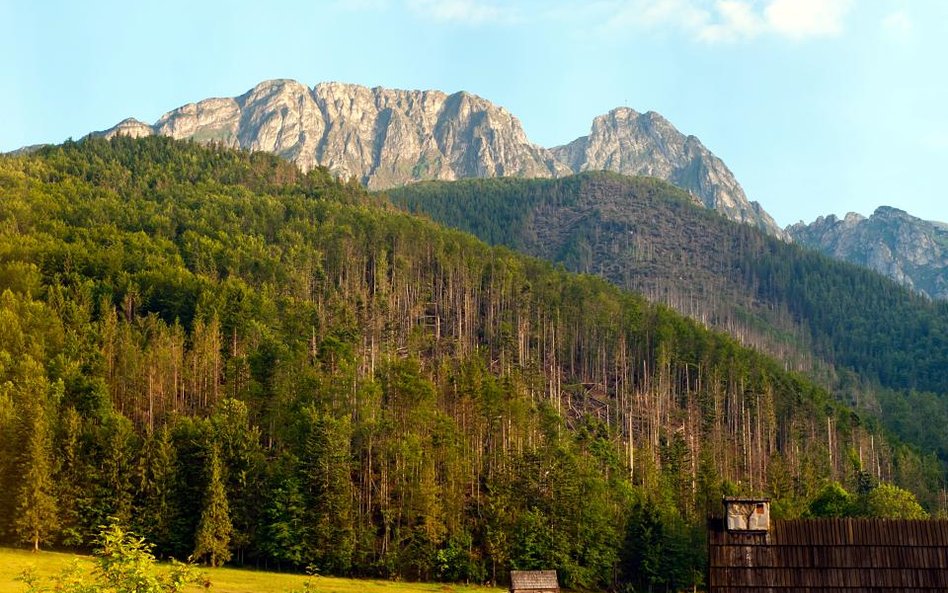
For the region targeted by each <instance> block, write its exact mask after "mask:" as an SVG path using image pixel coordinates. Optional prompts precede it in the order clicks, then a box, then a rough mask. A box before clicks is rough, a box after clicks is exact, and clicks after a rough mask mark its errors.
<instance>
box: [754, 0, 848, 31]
mask: <svg viewBox="0 0 948 593" xmlns="http://www.w3.org/2000/svg"><path fill="white" fill-rule="evenodd" d="M851 4H852V1H851V0H772V1H771V2H770V3H769V4H768V5H767V7H766V8H765V9H764V15H765V17H766V19H767V24H768V25H770V27H771V28H772V29H773V30H774V31H775V32H777V33H780V34H782V35H784V36H786V37H789V38H791V39H803V38H806V37H821V36H832V35H836V34H838V33H840V31H842V28H843V19H844V17H845V16H846V13H848V12H849V8H850V6H851Z"/></svg>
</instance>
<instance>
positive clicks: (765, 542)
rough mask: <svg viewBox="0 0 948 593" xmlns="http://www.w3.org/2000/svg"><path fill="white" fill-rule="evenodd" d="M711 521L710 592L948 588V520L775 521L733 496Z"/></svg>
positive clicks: (867, 592) (875, 592) (876, 592)
mask: <svg viewBox="0 0 948 593" xmlns="http://www.w3.org/2000/svg"><path fill="white" fill-rule="evenodd" d="M729 503H730V504H729ZM758 505H764V506H763V508H761V507H759V506H758ZM742 517H743V519H742ZM708 527H709V529H708V592H709V593H883V592H899V593H923V592H925V593H934V592H936V591H941V592H943V593H944V592H948V521H946V520H938V521H935V520H931V521H908V520H899V519H798V520H788V521H781V520H770V518H769V505H768V504H767V503H766V501H758V500H749V499H731V500H726V501H725V513H724V518H723V519H712V520H711V521H710V523H709V526H708Z"/></svg>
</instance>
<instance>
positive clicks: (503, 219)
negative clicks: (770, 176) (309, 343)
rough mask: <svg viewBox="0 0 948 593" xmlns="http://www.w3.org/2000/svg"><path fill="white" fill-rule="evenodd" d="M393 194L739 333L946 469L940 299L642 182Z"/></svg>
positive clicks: (514, 182)
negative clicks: (827, 387) (815, 379)
mask: <svg viewBox="0 0 948 593" xmlns="http://www.w3.org/2000/svg"><path fill="white" fill-rule="evenodd" d="M387 193H388V195H389V197H390V199H391V201H392V202H393V203H394V204H396V205H399V206H400V207H402V208H405V209H407V210H409V211H411V212H414V213H419V214H425V215H427V216H430V217H431V218H432V219H434V220H436V221H438V222H441V223H444V224H446V225H449V226H454V227H457V228H459V229H462V230H465V231H468V232H471V233H473V234H474V235H476V236H478V237H480V238H481V239H483V240H485V241H487V242H489V243H492V244H498V245H506V246H508V247H511V248H513V249H517V250H519V251H523V252H525V253H529V254H531V255H534V256H538V257H542V258H545V259H548V260H550V261H553V262H557V263H560V264H563V265H565V266H566V267H567V268H568V269H570V270H573V271H577V272H585V273H596V274H599V275H601V276H603V277H605V278H607V279H608V280H610V281H611V282H613V283H615V284H616V285H619V286H622V287H625V288H629V289H632V290H636V291H640V292H642V293H643V294H646V295H648V296H649V298H650V299H652V300H655V301H658V302H664V303H666V304H668V305H669V306H672V307H674V308H676V309H678V310H679V311H681V312H682V313H684V314H687V315H689V316H691V317H693V318H699V319H701V320H702V321H704V322H705V323H708V324H710V325H712V326H716V327H718V328H721V329H724V330H726V331H728V332H730V333H732V334H734V335H738V336H740V337H741V339H742V341H744V342H745V343H750V344H754V345H755V346H757V347H758V348H761V349H763V350H765V351H768V352H772V353H774V354H776V355H777V356H779V357H781V358H782V359H784V360H785V362H786V363H787V364H788V365H789V366H793V367H796V368H800V369H802V370H807V371H811V372H812V373H813V374H814V375H815V376H817V377H819V378H820V380H821V381H823V382H824V383H825V384H827V385H832V386H834V388H837V389H838V391H839V394H838V396H839V397H840V399H841V400H842V401H845V402H846V403H847V404H854V405H856V406H857V407H859V408H860V409H861V410H860V411H865V412H868V413H871V414H872V415H874V416H876V417H878V418H879V419H880V420H881V421H882V422H883V423H884V424H885V425H886V427H887V428H888V429H889V430H891V431H893V432H894V433H895V434H896V435H898V436H899V437H900V438H902V439H904V440H906V441H908V442H911V443H913V444H914V445H916V446H919V447H921V448H922V450H923V451H926V452H927V451H935V452H936V453H937V454H938V456H939V458H940V459H941V461H942V463H943V464H948V441H946V439H948V436H946V432H945V431H944V430H941V427H942V426H944V425H945V422H948V374H946V373H945V372H944V368H945V353H946V352H948V303H946V302H944V301H931V300H929V299H927V298H925V297H921V296H919V295H917V294H914V293H912V292H911V291H909V290H907V289H905V288H903V287H901V286H899V285H897V284H896V283H894V282H893V281H890V280H888V279H886V278H883V277H882V276H881V275H879V274H876V273H873V272H870V271H868V270H866V269H863V268H860V267H857V266H854V265H850V264H846V263H841V262H838V261H835V260H832V259H831V258H828V257H826V256H823V255H821V254H819V253H817V252H815V251H810V250H806V249H802V248H800V247H798V246H796V245H791V244H787V243H784V242H783V241H780V240H777V239H774V238H772V237H768V236H767V235H765V234H764V233H763V232H761V231H759V230H758V229H755V228H752V227H750V226H749V225H744V224H737V223H733V222H731V221H728V220H726V219H725V218H723V217H721V216H719V215H717V213H715V212H710V211H708V210H707V209H705V208H702V207H699V206H696V205H695V204H694V203H692V202H691V200H690V199H689V196H688V195H687V194H685V193H684V192H683V191H681V190H679V189H677V188H674V187H672V186H671V185H668V184H666V183H662V182H660V181H658V180H655V179H650V178H624V177H621V176H618V175H615V174H610V173H601V172H589V173H585V174H582V175H577V176H573V177H567V178H563V179H553V180H549V179H534V180H525V179H483V180H481V179H476V180H475V179H472V180H464V181H461V182H451V183H447V182H427V183H418V184H412V185H409V186H406V187H402V188H397V189H393V190H389V191H388V192H387ZM814 357H815V358H814ZM851 376H856V377H857V379H856V380H855V384H853V383H854V381H852V380H851V379H850V377H851ZM876 400H879V404H881V413H879V407H880V406H878V405H876Z"/></svg>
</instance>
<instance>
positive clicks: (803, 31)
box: [588, 0, 853, 43]
mask: <svg viewBox="0 0 948 593" xmlns="http://www.w3.org/2000/svg"><path fill="white" fill-rule="evenodd" d="M852 4H853V0H612V1H608V0H604V1H601V2H596V3H595V12H596V13H598V14H600V15H605V19H604V22H603V28H604V29H606V30H609V31H622V30H628V29H629V28H637V29H642V30H648V31H662V30H672V31H679V32H683V33H685V34H686V35H689V36H691V37H693V38H695V39H698V40H701V41H704V42H709V43H717V42H734V41H746V40H749V39H754V38H757V37H760V36H773V37H779V38H785V39H792V40H803V39H807V38H812V37H831V36H834V35H838V34H839V33H841V32H842V30H843V27H844V24H845V18H846V16H847V14H848V13H849V11H850V8H851V7H852ZM588 14H591V15H592V14H594V13H592V12H589V13H588Z"/></svg>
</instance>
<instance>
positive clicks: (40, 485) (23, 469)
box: [14, 360, 58, 552]
mask: <svg viewBox="0 0 948 593" xmlns="http://www.w3.org/2000/svg"><path fill="white" fill-rule="evenodd" d="M31 363H32V360H28V361H27V362H26V363H25V364H24V367H25V373H24V377H23V378H22V380H21V381H22V383H21V385H20V388H21V394H20V396H21V397H20V399H21V402H22V404H21V405H22V408H21V409H22V412H21V413H22V414H23V432H22V442H23V443H24V444H25V447H24V449H23V453H22V457H21V461H20V476H21V481H20V488H19V495H18V496H17V505H16V507H17V517H16V519H15V521H14V527H15V529H16V533H17V535H18V536H19V538H20V540H21V541H23V542H27V543H30V544H32V546H33V551H34V552H38V551H39V549H40V543H41V542H45V541H48V540H49V538H50V537H51V536H52V535H53V533H55V531H56V528H57V527H58V519H57V516H56V511H57V509H56V496H55V484H54V481H53V460H52V458H51V451H50V430H49V420H48V418H47V415H46V409H45V407H44V405H43V404H44V403H45V401H46V396H47V391H48V384H47V381H46V377H45V376H44V374H43V371H42V369H41V368H40V367H39V365H36V364H35V363H32V364H31Z"/></svg>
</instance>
